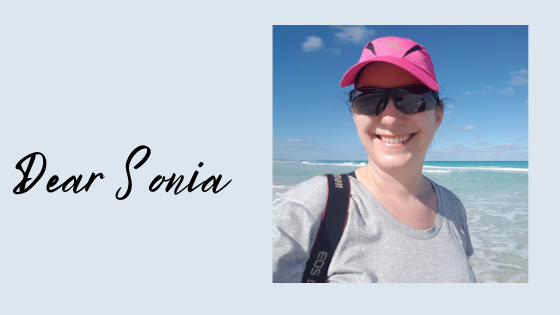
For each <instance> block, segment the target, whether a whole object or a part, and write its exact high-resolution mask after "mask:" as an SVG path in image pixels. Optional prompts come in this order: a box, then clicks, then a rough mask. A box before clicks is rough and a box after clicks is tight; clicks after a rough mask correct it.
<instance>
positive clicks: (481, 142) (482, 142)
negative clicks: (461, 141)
mask: <svg viewBox="0 0 560 315" xmlns="http://www.w3.org/2000/svg"><path fill="white" fill-rule="evenodd" d="M478 144H481V145H487V144H488V142H486V141H478Z"/></svg>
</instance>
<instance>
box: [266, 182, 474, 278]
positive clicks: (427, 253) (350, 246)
mask: <svg viewBox="0 0 560 315" xmlns="http://www.w3.org/2000/svg"><path fill="white" fill-rule="evenodd" d="M432 186H433V187H434V190H435V192H436V195H437V203H438V213H437V217H436V220H435V223H434V226H432V227H431V228H430V229H427V230H417V229H414V228H411V227H409V226H407V225H405V224H404V223H402V222H400V221H399V220H397V219H396V218H395V217H393V216H392V215H391V214H390V213H389V212H388V211H387V210H386V209H385V208H384V207H383V206H382V205H381V204H380V203H379V201H378V200H377V199H376V198H375V197H374V196H373V195H372V194H371V193H370V192H369V190H368V189H367V188H366V187H365V186H363V185H362V184H361V183H360V182H359V181H358V180H357V179H355V178H353V177H350V187H351V197H350V198H351V200H350V208H349V210H348V221H347V224H346V229H345V230H344V234H343V235H342V238H341V240H340V243H339V244H338V247H337V248H336V251H335V252H334V255H333V258H332V262H331V265H330V266H329V269H328V274H327V275H328V280H327V281H328V282H393V283H394V282H408V283H410V282H476V279H475V276H474V273H473V271H472V268H471V266H470V263H469V257H470V256H471V255H472V254H473V247H472V244H471V239H470V236H469V230H468V228H467V218H466V212H465V208H464V207H463V204H462V203H461V201H460V200H459V198H457V196H455V195H454V194H453V193H452V192H450V191H449V190H447V189H445V188H443V187H441V186H439V185H437V184H436V183H434V182H432ZM327 195H328V186H327V178H326V177H325V176H316V177H314V178H312V179H310V180H308V181H305V182H303V183H301V184H299V185H297V186H295V187H294V188H292V189H291V190H289V191H287V192H285V193H284V194H282V195H281V196H280V197H279V198H277V199H275V200H274V202H273V234H272V235H273V282H301V279H302V275H303V271H304V269H305V263H306V261H307V259H308V258H309V252H310V248H311V246H312V245H313V242H314V241H315V237H316V235H317V230H318V229H319V225H320V222H321V217H322V215H323V211H324V209H325V205H326V201H327Z"/></svg>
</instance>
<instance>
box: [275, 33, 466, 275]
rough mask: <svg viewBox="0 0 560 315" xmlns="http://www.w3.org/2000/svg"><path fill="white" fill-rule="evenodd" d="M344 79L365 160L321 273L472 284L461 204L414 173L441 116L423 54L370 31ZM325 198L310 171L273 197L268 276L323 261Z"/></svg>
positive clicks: (323, 184) (352, 180)
mask: <svg viewBox="0 0 560 315" xmlns="http://www.w3.org/2000/svg"><path fill="white" fill-rule="evenodd" d="M351 84H354V87H355V89H354V90H352V91H351V92H350V102H351V104H352V113H353V117H354V122H355V125H356V129H357V132H358V136H359V138H360V140H361V143H362V145H363V146H364V148H365V151H366V152H367V156H368V163H367V165H364V166H362V167H361V168H359V169H357V170H356V171H355V172H352V173H351V174H350V177H349V184H350V191H351V192H350V197H349V205H348V211H347V216H346V219H345V221H341V223H342V224H341V226H344V228H343V229H344V230H343V234H342V237H341V238H340V242H339V243H338V245H337V246H336V250H335V251H334V255H333V256H332V257H329V258H332V260H331V263H330V266H328V270H327V271H326V275H327V278H326V279H327V280H326V281H327V282H476V279H475V276H474V274H473V271H472V268H471V266H470V263H469V257H470V256H471V255H472V254H473V247H472V244H471V240H470V236H469V230H468V227H467V220H466V212H465V208H464V207H463V205H462V203H461V201H460V200H459V199H458V198H457V197H456V196H455V195H454V194H453V193H452V192H450V191H449V190H447V189H445V188H443V187H441V186H439V185H437V184H436V183H434V182H432V181H431V180H430V179H428V178H427V177H425V176H423V175H422V167H423V164H424V160H425V157H426V152H427V150H428V148H429V146H430V143H431V142H432V139H433V137H434V134H435V132H436V131H437V129H438V128H439V126H440V124H441V122H442V120H443V106H442V102H441V100H440V99H439V95H438V90H439V86H438V83H437V80H436V76H435V71H434V68H433V65H432V61H431V58H430V55H429V54H428V52H427V51H426V49H425V48H424V47H422V46H421V45H419V44H417V43H415V42H414V41H412V40H409V39H405V38H397V37H384V38H379V39H376V40H374V41H372V42H369V43H367V45H366V46H365V48H364V49H363V52H362V57H361V58H360V60H359V62H358V63H357V64H355V65H354V66H352V67H351V68H350V69H349V70H348V71H347V72H346V74H345V75H344V76H343V78H342V81H341V86H342V87H345V86H348V85H351ZM334 178H335V180H337V179H338V180H339V178H340V177H338V176H337V175H335V177H334ZM336 183H338V182H336ZM337 185H339V186H340V183H338V184H337ZM328 196H330V195H329V186H328V184H327V180H326V179H325V177H323V176H318V177H314V178H312V179H310V180H308V181H305V182H303V183H301V184H299V185H297V186H295V187H294V188H293V189H291V190H289V191H287V192H286V193H284V194H283V195H282V196H280V197H279V198H277V199H275V200H274V203H273V211H274V212H273V213H274V214H273V218H274V223H273V246H274V249H273V253H274V254H273V257H274V258H273V281H274V282H302V279H303V272H304V270H306V264H308V260H312V261H313V262H314V263H315V264H317V263H318V264H319V265H320V267H318V268H319V269H320V268H323V265H324V260H325V259H326V257H327V256H326V254H324V252H320V253H319V256H317V257H310V253H311V251H312V249H313V246H314V244H316V242H317V240H316V238H317V235H318V234H319V232H318V231H319V230H323V229H324V228H323V224H324V217H325V211H326V209H327V207H326V204H327V198H328ZM329 207H330V203H329ZM341 220H343V219H341ZM331 232H332V231H330V232H329V233H331ZM330 236H332V235H330ZM311 258H312V259H311ZM315 267H317V266H315ZM325 268H327V267H325ZM325 268H323V269H322V270H320V272H325V271H324V269H325ZM319 269H315V271H318V270H319ZM312 270H313V269H312Z"/></svg>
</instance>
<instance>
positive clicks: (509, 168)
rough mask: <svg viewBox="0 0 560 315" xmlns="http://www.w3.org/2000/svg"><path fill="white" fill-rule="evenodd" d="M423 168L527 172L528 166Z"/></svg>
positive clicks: (429, 166) (430, 166)
mask: <svg viewBox="0 0 560 315" xmlns="http://www.w3.org/2000/svg"><path fill="white" fill-rule="evenodd" d="M424 168H437V169H447V170H451V171H490V172H520V173H527V172H529V169H528V168H515V167H497V166H433V165H424Z"/></svg>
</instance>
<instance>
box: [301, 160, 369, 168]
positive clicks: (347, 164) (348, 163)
mask: <svg viewBox="0 0 560 315" xmlns="http://www.w3.org/2000/svg"><path fill="white" fill-rule="evenodd" d="M301 164H305V165H333V166H354V167H358V166H364V165H366V163H365V162H361V163H353V162H343V163H317V162H309V161H303V162H301Z"/></svg>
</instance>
